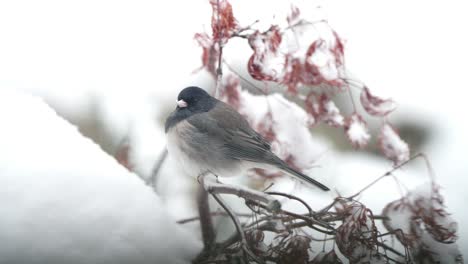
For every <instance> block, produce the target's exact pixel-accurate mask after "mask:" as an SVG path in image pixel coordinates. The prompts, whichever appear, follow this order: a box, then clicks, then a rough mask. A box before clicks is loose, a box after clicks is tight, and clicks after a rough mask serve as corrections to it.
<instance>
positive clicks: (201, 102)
mask: <svg viewBox="0 0 468 264" xmlns="http://www.w3.org/2000/svg"><path fill="white" fill-rule="evenodd" d="M217 102H218V100H216V99H215V98H213V97H212V96H211V95H209V94H208V93H207V92H206V91H205V90H203V89H201V88H199V87H196V86H190V87H187V88H185V89H183V90H182V91H181V92H180V93H179V95H178V96H177V107H176V109H175V111H174V112H172V113H171V115H170V116H169V117H168V118H167V120H166V132H167V130H168V129H169V128H171V127H172V126H174V125H175V124H177V123H178V122H180V121H182V120H184V119H186V118H188V117H190V116H192V115H194V114H197V113H203V112H208V111H210V110H211V109H213V107H215V105H216V103H217Z"/></svg>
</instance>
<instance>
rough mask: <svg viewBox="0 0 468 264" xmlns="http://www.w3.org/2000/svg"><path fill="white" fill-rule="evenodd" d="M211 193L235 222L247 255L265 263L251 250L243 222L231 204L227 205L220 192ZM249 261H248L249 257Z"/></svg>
mask: <svg viewBox="0 0 468 264" xmlns="http://www.w3.org/2000/svg"><path fill="white" fill-rule="evenodd" d="M211 195H212V196H213V198H214V199H215V200H216V201H217V202H218V204H219V205H221V207H223V208H224V210H225V211H226V213H228V214H229V216H230V217H231V219H232V221H233V222H234V225H235V227H236V230H237V233H238V234H239V235H240V238H241V247H242V250H243V251H244V253H245V254H246V255H247V256H249V257H250V258H252V259H253V260H255V261H256V262H257V263H263V261H262V260H260V259H259V258H258V257H257V256H255V254H254V253H253V252H252V251H250V249H249V248H248V243H247V239H246V238H245V233H244V230H243V229H242V226H241V224H240V222H239V219H237V217H236V216H235V215H234V213H233V210H232V209H231V208H230V207H229V205H227V204H226V203H225V202H224V200H223V199H222V198H221V196H220V195H219V194H217V193H211ZM247 263H248V259H247Z"/></svg>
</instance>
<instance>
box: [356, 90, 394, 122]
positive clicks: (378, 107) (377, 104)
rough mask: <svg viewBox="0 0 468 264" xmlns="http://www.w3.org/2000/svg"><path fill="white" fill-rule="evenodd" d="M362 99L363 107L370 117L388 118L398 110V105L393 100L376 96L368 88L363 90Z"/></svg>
mask: <svg viewBox="0 0 468 264" xmlns="http://www.w3.org/2000/svg"><path fill="white" fill-rule="evenodd" d="M360 99H361V104H362V106H363V107H364V109H365V110H366V112H367V113H369V114H370V115H374V116H386V115H388V114H389V113H391V112H392V111H394V110H395V109H396V103H395V102H394V101H393V100H392V99H381V98H379V97H377V96H374V95H372V94H371V93H370V91H369V88H367V87H364V89H363V90H362V92H361V96H360Z"/></svg>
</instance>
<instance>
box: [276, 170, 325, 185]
mask: <svg viewBox="0 0 468 264" xmlns="http://www.w3.org/2000/svg"><path fill="white" fill-rule="evenodd" d="M278 168H279V169H281V170H282V171H284V172H286V173H288V174H290V175H291V176H295V177H297V178H299V179H300V180H302V181H305V182H308V183H311V184H313V185H315V186H317V187H319V188H320V189H322V190H324V191H329V190H330V188H328V187H327V186H325V185H323V184H321V183H320V182H318V181H316V180H314V179H312V178H310V177H309V176H307V175H305V174H303V173H301V172H298V171H297V170H295V169H293V168H291V167H289V166H287V165H283V166H278Z"/></svg>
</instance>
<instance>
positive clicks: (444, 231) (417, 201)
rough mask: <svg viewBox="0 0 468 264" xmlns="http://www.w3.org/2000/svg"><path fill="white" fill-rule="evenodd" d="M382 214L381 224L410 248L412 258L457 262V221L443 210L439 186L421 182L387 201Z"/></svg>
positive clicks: (458, 256) (432, 261)
mask: <svg viewBox="0 0 468 264" xmlns="http://www.w3.org/2000/svg"><path fill="white" fill-rule="evenodd" d="M382 214H383V215H384V216H386V217H388V220H384V221H383V224H384V226H385V227H386V228H387V229H388V230H389V231H391V232H393V233H394V234H395V235H396V237H397V239H398V240H399V241H400V242H401V243H402V244H403V245H404V246H405V247H408V248H410V249H411V252H413V255H414V256H413V257H414V258H415V259H426V260H428V261H431V263H436V262H437V261H444V263H446V262H451V263H458V262H457V261H456V260H457V259H460V258H461V254H460V252H459V251H458V248H457V246H456V245H455V244H454V242H455V241H456V240H457V234H456V233H457V223H456V222H455V221H454V220H453V219H452V218H451V217H450V214H449V213H447V211H446V210H445V206H444V202H443V197H442V195H441V194H440V192H439V186H437V185H435V184H434V183H430V184H425V185H422V186H420V187H418V188H416V189H414V190H412V191H411V192H409V193H408V194H407V195H406V196H405V197H403V198H401V199H399V200H396V201H393V202H391V203H389V204H388V205H387V206H386V207H385V208H384V209H383V212H382Z"/></svg>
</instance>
